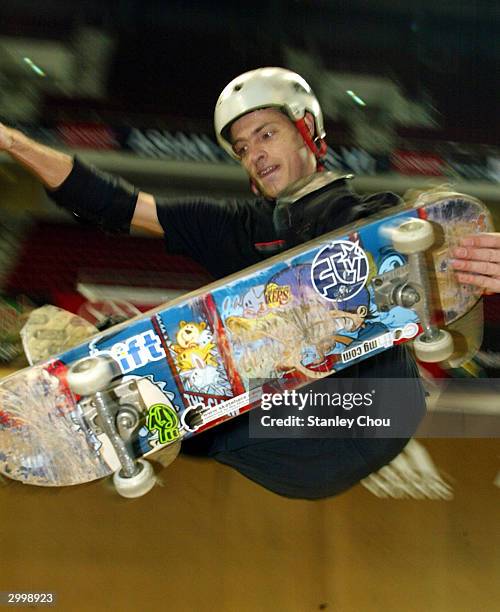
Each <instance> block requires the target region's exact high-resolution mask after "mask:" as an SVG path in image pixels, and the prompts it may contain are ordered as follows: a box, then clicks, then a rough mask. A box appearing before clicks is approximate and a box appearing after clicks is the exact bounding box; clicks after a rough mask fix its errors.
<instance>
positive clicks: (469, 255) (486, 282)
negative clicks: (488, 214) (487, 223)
mask: <svg viewBox="0 0 500 612" xmlns="http://www.w3.org/2000/svg"><path fill="white" fill-rule="evenodd" d="M451 253H452V255H453V257H455V259H453V260H452V262H451V263H452V266H453V267H454V268H455V270H457V278H458V280H459V281H460V282H461V283H467V284H469V285H476V286H477V287H482V288H483V289H484V290H485V291H487V292H494V293H500V233H498V232H497V233H491V234H476V235H474V236H467V237H466V238H462V239H461V240H460V246H458V247H456V248H454V249H452V250H451Z"/></svg>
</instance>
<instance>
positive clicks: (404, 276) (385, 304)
mask: <svg viewBox="0 0 500 612" xmlns="http://www.w3.org/2000/svg"><path fill="white" fill-rule="evenodd" d="M392 242H393V245H394V248H395V249H396V250H397V251H399V252H400V253H402V254H403V255H407V257H408V264H407V265H406V266H401V267H400V268H395V269H394V270H390V271H389V272H386V273H384V274H382V275H381V276H377V277H375V278H374V279H373V285H374V289H375V301H376V302H377V305H378V307H379V308H380V310H382V311H388V310H389V309H390V308H391V307H392V306H395V305H397V306H402V307H404V308H412V309H413V310H415V311H416V312H417V313H418V314H419V317H420V323H421V325H422V327H423V330H424V331H423V332H422V333H421V334H420V336H418V337H417V338H415V340H414V341H413V347H414V349H415V354H416V356H417V358H418V359H420V360H421V361H427V362H438V361H445V360H446V359H448V358H449V357H450V356H451V354H452V353H453V338H452V336H451V334H450V333H449V332H447V331H446V330H444V329H440V328H439V327H437V326H436V325H434V324H433V323H432V311H431V304H430V302H429V296H430V295H431V284H430V280H429V274H428V271H427V265H426V261H425V251H427V249H429V248H430V247H431V246H432V245H433V243H434V230H433V227H432V224H431V223H430V222H429V221H426V220H425V219H418V218H415V219H410V220H408V221H404V222H403V223H401V225H400V226H399V227H397V228H394V229H393V230H392Z"/></svg>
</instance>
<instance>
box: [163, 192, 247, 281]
mask: <svg viewBox="0 0 500 612" xmlns="http://www.w3.org/2000/svg"><path fill="white" fill-rule="evenodd" d="M156 211H157V214H158V220H159V222H160V225H161V226H162V228H163V231H164V233H165V244H166V248H167V251H169V252H170V253H177V254H181V255H187V256H189V257H192V258H193V259H195V260H196V261H198V262H200V263H203V264H204V265H205V266H206V267H207V269H209V270H211V269H213V268H214V266H213V265H211V264H212V263H214V264H217V262H216V261H214V262H212V259H215V258H216V257H217V254H216V250H218V249H217V248H216V247H217V245H219V244H221V241H223V240H224V239H226V240H227V239H228V238H229V237H228V236H227V231H228V227H229V226H230V223H231V219H232V218H233V216H234V215H235V214H237V213H236V211H235V210H234V206H233V205H232V203H231V202H230V201H229V200H227V201H225V200H220V201H218V200H211V199H208V198H202V197H199V198H195V197H191V198H156ZM219 263H220V262H219ZM215 267H217V266H216V265H215Z"/></svg>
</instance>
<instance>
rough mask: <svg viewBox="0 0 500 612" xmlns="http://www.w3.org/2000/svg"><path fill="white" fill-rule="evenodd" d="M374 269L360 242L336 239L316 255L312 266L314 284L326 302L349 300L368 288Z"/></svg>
mask: <svg viewBox="0 0 500 612" xmlns="http://www.w3.org/2000/svg"><path fill="white" fill-rule="evenodd" d="M369 271H370V266H369V263H368V258H367V256H366V254H365V252H364V251H363V249H362V248H361V247H360V246H359V243H358V242H351V241H350V240H334V241H333V242H331V243H330V244H328V245H327V246H325V247H324V248H323V249H321V251H320V252H319V253H318V254H317V255H316V257H315V258H314V261H313V263H312V266H311V281H312V285H313V287H314V288H315V289H316V291H317V292H318V293H319V294H320V295H321V296H322V297H324V298H325V299H326V300H332V301H336V302H339V301H345V300H350V299H351V298H353V297H354V296H355V295H357V294H358V293H359V292H360V291H361V289H363V287H364V286H365V283H366V280H367V279H368V273H369Z"/></svg>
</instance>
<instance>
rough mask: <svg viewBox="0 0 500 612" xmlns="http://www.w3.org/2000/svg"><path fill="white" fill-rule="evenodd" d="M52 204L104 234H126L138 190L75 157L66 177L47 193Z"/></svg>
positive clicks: (128, 229)
mask: <svg viewBox="0 0 500 612" xmlns="http://www.w3.org/2000/svg"><path fill="white" fill-rule="evenodd" d="M46 192H47V194H48V196H49V197H50V198H51V199H52V200H54V202H55V203H56V204H57V205H58V206H61V207H62V208H65V209H66V210H68V211H70V212H72V213H73V214H74V215H75V216H76V217H77V218H78V219H81V220H83V221H88V222H90V223H92V224H94V225H97V226H99V227H101V228H102V229H104V230H105V231H107V232H112V233H118V232H124V233H127V232H129V231H130V223H131V221H132V217H133V216H134V210H135V206H136V203H137V196H138V194H139V190H138V189H136V188H135V187H133V186H132V185H130V184H129V183H127V182H126V181H124V180H123V179H121V178H119V177H116V176H113V175H112V174H107V173H105V172H101V171H100V170H97V169H96V168H94V167H91V166H87V165H85V164H83V163H82V162H81V161H80V160H79V159H77V158H75V160H74V165H73V169H72V170H71V172H70V174H69V176H68V178H67V179H66V180H65V181H64V183H63V184H62V185H61V186H60V187H59V188H58V189H56V190H54V191H49V190H46Z"/></svg>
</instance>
